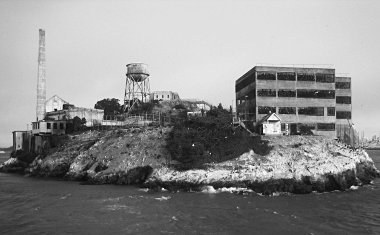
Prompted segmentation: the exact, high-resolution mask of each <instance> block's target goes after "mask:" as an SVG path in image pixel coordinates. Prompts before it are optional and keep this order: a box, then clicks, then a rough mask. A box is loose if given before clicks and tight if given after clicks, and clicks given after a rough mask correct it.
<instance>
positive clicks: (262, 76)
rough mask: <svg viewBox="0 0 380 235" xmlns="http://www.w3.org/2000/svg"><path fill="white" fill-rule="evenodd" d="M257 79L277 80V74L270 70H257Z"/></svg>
mask: <svg viewBox="0 0 380 235" xmlns="http://www.w3.org/2000/svg"><path fill="white" fill-rule="evenodd" d="M257 80H276V74H275V73H270V72H257Z"/></svg>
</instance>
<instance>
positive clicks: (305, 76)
mask: <svg viewBox="0 0 380 235" xmlns="http://www.w3.org/2000/svg"><path fill="white" fill-rule="evenodd" d="M297 81H307V82H314V81H315V78H314V74H311V73H298V74H297Z"/></svg>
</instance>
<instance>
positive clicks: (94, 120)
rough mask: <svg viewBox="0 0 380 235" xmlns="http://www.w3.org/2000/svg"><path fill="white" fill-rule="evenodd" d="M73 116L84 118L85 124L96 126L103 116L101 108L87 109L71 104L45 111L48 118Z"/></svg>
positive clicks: (61, 118)
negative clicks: (59, 108) (60, 108)
mask: <svg viewBox="0 0 380 235" xmlns="http://www.w3.org/2000/svg"><path fill="white" fill-rule="evenodd" d="M74 117H79V118H80V119H82V118H85V119H86V126H88V127H91V126H97V125H101V124H102V121H103V117H104V110H102V109H89V108H80V107H75V106H73V105H71V106H69V107H67V108H66V107H65V108H64V109H62V110H56V111H52V112H48V113H46V118H47V119H49V120H57V121H58V120H69V119H73V118H74Z"/></svg>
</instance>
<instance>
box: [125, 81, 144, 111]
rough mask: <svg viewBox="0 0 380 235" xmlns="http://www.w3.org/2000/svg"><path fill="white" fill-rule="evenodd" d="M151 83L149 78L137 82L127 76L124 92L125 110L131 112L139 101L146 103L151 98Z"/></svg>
mask: <svg viewBox="0 0 380 235" xmlns="http://www.w3.org/2000/svg"><path fill="white" fill-rule="evenodd" d="M149 93H150V84H149V78H147V79H145V80H144V81H141V82H136V81H135V80H133V78H130V77H128V76H127V78H126V84H125V93H124V111H125V112H129V111H130V110H131V109H132V108H133V107H134V106H135V105H136V103H137V102H138V101H140V102H142V103H146V102H147V101H148V98H149Z"/></svg>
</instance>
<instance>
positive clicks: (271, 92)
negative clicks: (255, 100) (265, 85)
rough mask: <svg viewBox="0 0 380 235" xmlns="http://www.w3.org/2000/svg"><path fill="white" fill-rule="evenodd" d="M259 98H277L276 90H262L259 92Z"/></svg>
mask: <svg viewBox="0 0 380 235" xmlns="http://www.w3.org/2000/svg"><path fill="white" fill-rule="evenodd" d="M257 96H270V97H276V90H272V89H261V90H257Z"/></svg>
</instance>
